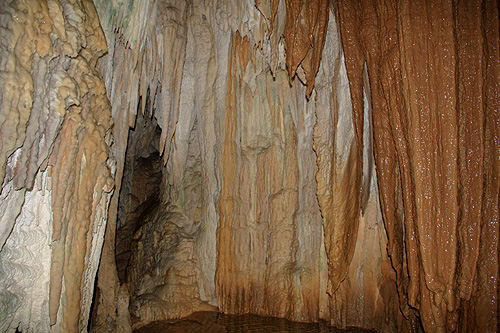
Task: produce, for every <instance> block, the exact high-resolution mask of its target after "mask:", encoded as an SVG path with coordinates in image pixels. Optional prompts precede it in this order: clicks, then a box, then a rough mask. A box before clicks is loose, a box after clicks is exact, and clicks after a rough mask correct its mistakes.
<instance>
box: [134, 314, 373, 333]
mask: <svg viewBox="0 0 500 333" xmlns="http://www.w3.org/2000/svg"><path fill="white" fill-rule="evenodd" d="M134 332H135V333H150V332H154V333H162V332H178V333H181V332H182V333H183V332H186V333H188V332H189V333H190V332H203V333H212V332H214V333H215V332H217V333H218V332H373V331H368V330H362V329H359V328H349V329H347V330H341V329H337V328H333V327H330V326H328V325H327V324H326V322H320V323H298V322H293V321H289V320H286V319H283V318H275V317H263V316H257V315H251V314H246V315H228V314H222V313H218V312H196V313H193V314H192V315H190V316H189V317H186V318H182V319H177V320H169V321H156V322H153V323H150V324H148V325H146V326H143V327H141V328H139V329H137V330H135V331H134Z"/></svg>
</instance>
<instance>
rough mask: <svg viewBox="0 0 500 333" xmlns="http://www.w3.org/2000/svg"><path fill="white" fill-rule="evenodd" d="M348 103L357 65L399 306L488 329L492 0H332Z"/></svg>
mask: <svg viewBox="0 0 500 333" xmlns="http://www.w3.org/2000/svg"><path fill="white" fill-rule="evenodd" d="M337 7H338V14H339V18H340V26H341V31H342V33H341V34H342V41H343V46H344V50H345V53H346V66H347V70H348V76H349V82H350V87H351V95H352V99H353V108H354V113H355V114H356V113H359V111H356V109H361V108H362V97H361V94H362V72H363V66H365V64H366V66H367V68H368V73H369V76H370V87H371V93H372V103H373V120H374V121H373V136H374V153H375V159H376V163H377V175H378V180H379V189H380V204H381V208H382V213H383V215H384V222H385V227H386V230H387V234H388V241H389V247H388V251H389V255H390V256H391V261H392V263H393V267H394V268H395V270H396V272H397V276H398V277H397V282H398V290H399V295H400V303H401V309H402V310H403V311H404V312H405V314H406V315H409V311H410V309H409V308H408V305H409V306H411V307H413V308H415V309H416V310H417V311H418V314H419V316H420V318H421V320H422V323H423V326H424V329H425V330H426V331H434V330H455V329H458V330H465V329H469V330H478V331H480V330H491V331H495V330H497V329H498V301H497V298H498V274H499V273H498V272H499V270H498V268H499V266H498V249H499V244H498V240H499V238H498V237H499V228H498V223H499V207H498V203H499V201H498V196H499V182H498V174H499V173H498V171H499V164H498V158H499V153H500V150H499V142H498V135H499V129H500V127H499V119H500V118H499V109H498V103H499V99H498V97H499V88H500V87H499V82H498V77H499V49H498V47H499V45H498V44H499V34H498V3H497V2H494V1H483V2H481V1H439V2H435V1H398V2H392V1H339V2H338V4H337Z"/></svg>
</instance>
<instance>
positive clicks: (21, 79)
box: [0, 1, 115, 332]
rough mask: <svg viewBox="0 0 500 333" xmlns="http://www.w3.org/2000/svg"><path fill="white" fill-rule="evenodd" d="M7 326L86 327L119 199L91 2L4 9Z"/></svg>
mask: <svg viewBox="0 0 500 333" xmlns="http://www.w3.org/2000/svg"><path fill="white" fill-rule="evenodd" d="M0 12H1V25H2V28H1V36H2V43H1V46H0V52H1V56H0V59H1V65H0V66H1V69H0V81H1V82H2V87H1V89H0V110H1V136H0V147H1V148H0V156H1V157H0V170H1V171H0V176H1V178H2V192H1V197H2V201H1V205H2V209H1V212H0V214H1V227H0V228H1V229H0V230H1V231H0V237H1V238H0V240H1V242H0V245H1V252H0V276H1V278H0V289H1V291H0V299H1V301H0V304H1V308H2V310H1V314H0V330H2V331H16V329H18V330H19V331H24V332H40V331H42V332H43V331H45V332H47V331H50V329H51V327H52V328H53V329H54V330H57V331H68V330H70V331H73V330H76V329H77V327H79V328H82V329H83V328H85V327H86V325H87V320H88V316H89V310H90V304H91V302H92V296H93V289H94V277H95V274H96V271H97V267H98V264H99V257H100V251H101V247H102V243H103V235H104V230H105V227H106V219H107V206H108V203H109V199H110V196H111V194H112V193H113V186H114V184H113V173H114V170H115V169H114V164H115V161H114V159H113V158H111V157H110V154H109V152H110V150H109V147H110V145H111V140H112V138H111V136H110V128H111V126H112V119H111V109H110V105H109V102H108V99H107V98H106V88H105V86H104V82H103V81H102V79H101V76H100V74H99V72H98V70H97V68H96V61H97V58H98V57H100V56H101V55H102V54H103V53H104V52H106V40H105V37H104V34H103V32H102V29H101V28H100V24H99V18H98V17H97V12H96V11H95V7H94V6H93V4H92V3H91V2H89V1H64V2H59V1H2V2H1V8H0Z"/></svg>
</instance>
